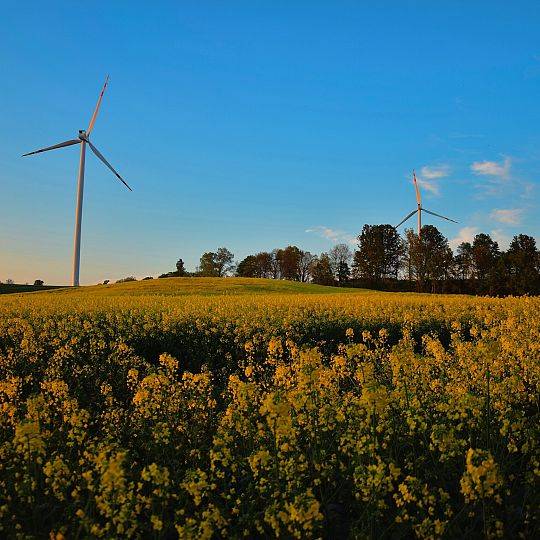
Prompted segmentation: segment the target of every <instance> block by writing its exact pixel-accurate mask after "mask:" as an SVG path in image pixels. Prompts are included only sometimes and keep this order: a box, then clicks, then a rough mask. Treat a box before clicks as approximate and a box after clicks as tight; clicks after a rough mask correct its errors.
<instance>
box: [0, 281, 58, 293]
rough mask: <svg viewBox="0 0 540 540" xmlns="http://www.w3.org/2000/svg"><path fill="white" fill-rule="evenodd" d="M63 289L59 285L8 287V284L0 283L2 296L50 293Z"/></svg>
mask: <svg viewBox="0 0 540 540" xmlns="http://www.w3.org/2000/svg"><path fill="white" fill-rule="evenodd" d="M59 288H61V287H59V286H57V285H20V284H18V283H14V284H13V285H8V284H7V283H0V294H16V293H25V292H36V291H48V290H51V289H59Z"/></svg>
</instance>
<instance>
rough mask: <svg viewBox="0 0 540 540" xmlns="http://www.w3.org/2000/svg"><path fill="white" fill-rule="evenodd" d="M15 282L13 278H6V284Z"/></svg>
mask: <svg viewBox="0 0 540 540" xmlns="http://www.w3.org/2000/svg"><path fill="white" fill-rule="evenodd" d="M14 283H15V282H14V281H13V280H12V279H11V278H7V279H6V285H13V284H14Z"/></svg>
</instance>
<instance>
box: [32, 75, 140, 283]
mask: <svg viewBox="0 0 540 540" xmlns="http://www.w3.org/2000/svg"><path fill="white" fill-rule="evenodd" d="M108 82H109V76H108V75H107V78H106V79H105V84H104V85H103V88H102V89H101V93H100V94H99V98H98V101H97V104H96V108H95V109H94V114H92V118H91V119H90V124H88V129H87V130H86V131H85V130H84V129H80V130H79V135H78V137H77V138H76V139H71V140H69V141H64V142H61V143H58V144H55V145H53V146H47V147H46V148H41V149H40V150H35V151H34V152H29V153H28V154H24V155H23V157H24V156H31V155H32V154H39V153H40V152H48V151H49V150H56V149H57V148H63V147H64V146H72V145H74V144H80V145H81V155H80V159H79V177H78V182H77V203H76V206H75V234H74V240H73V280H72V283H73V286H74V287H78V286H79V268H80V261H81V222H82V205H83V192H84V163H85V156H86V145H88V146H89V147H90V150H92V152H94V154H95V155H96V156H97V157H98V158H99V159H100V160H101V161H102V162H103V163H104V164H105V166H107V167H108V168H109V169H110V170H111V171H112V172H113V174H114V175H115V176H116V177H117V178H118V180H120V182H122V184H124V185H125V186H126V187H127V188H128V189H129V190H130V191H133V190H132V189H131V188H130V187H129V186H128V185H127V183H126V182H125V181H124V179H123V178H122V177H121V176H120V175H119V174H118V173H117V172H116V171H115V170H114V168H113V166H112V165H111V164H110V163H109V162H108V161H107V160H106V159H105V157H104V156H103V154H102V153H101V152H100V151H99V150H98V149H97V148H96V147H95V146H94V145H93V144H92V143H91V142H90V133H92V129H94V124H95V123H96V118H97V115H98V112H99V108H100V106H101V100H102V99H103V94H104V93H105V89H106V88H107V83H108Z"/></svg>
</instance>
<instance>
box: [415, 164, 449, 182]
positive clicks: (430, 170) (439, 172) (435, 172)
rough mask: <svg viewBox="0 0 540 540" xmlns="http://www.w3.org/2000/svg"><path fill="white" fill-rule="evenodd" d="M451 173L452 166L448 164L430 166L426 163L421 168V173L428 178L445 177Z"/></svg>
mask: <svg viewBox="0 0 540 540" xmlns="http://www.w3.org/2000/svg"><path fill="white" fill-rule="evenodd" d="M449 174H450V167H449V166H448V165H437V166H434V167H430V166H429V165H426V166H424V167H422V168H421V169H420V175H421V176H422V178H425V179H427V180H433V179H435V178H444V177H445V176H448V175H449Z"/></svg>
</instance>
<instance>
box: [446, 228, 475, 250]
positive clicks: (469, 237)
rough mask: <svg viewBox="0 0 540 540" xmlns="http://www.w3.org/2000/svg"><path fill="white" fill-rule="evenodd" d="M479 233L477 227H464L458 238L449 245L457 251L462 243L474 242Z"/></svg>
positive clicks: (453, 239)
mask: <svg viewBox="0 0 540 540" xmlns="http://www.w3.org/2000/svg"><path fill="white" fill-rule="evenodd" d="M478 232H479V231H478V228H477V227H463V228H462V229H460V230H459V232H458V234H457V236H456V237H455V238H452V239H451V240H450V241H449V242H448V243H449V244H450V247H451V248H452V249H454V250H455V249H457V247H458V246H459V244H461V243H462V242H472V241H473V240H474V237H475V236H476V235H477V234H478Z"/></svg>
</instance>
